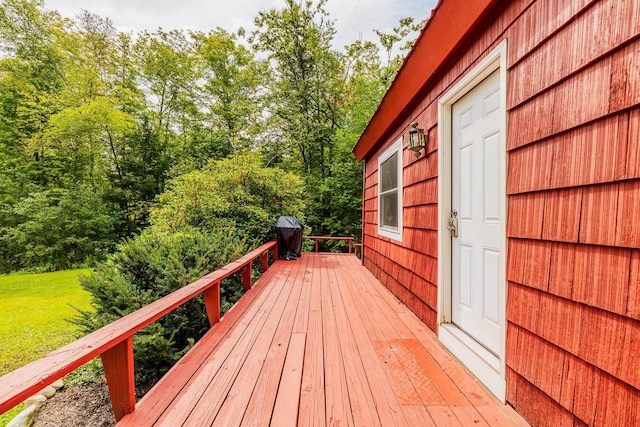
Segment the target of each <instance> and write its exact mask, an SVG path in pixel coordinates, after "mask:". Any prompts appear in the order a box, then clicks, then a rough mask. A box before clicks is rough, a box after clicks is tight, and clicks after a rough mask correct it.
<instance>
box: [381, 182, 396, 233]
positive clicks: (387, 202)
mask: <svg viewBox="0 0 640 427" xmlns="http://www.w3.org/2000/svg"><path fill="white" fill-rule="evenodd" d="M381 197H382V199H381V202H380V205H381V208H382V215H381V218H380V221H381V223H382V225H384V226H387V227H396V228H397V227H398V191H397V190H396V191H392V192H390V193H388V194H384V195H382V196H381Z"/></svg>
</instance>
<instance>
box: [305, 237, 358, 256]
mask: <svg viewBox="0 0 640 427" xmlns="http://www.w3.org/2000/svg"><path fill="white" fill-rule="evenodd" d="M303 238H304V239H307V240H315V242H316V245H315V249H316V250H315V251H316V252H318V242H319V241H321V240H322V241H324V240H347V241H349V253H353V241H354V240H355V238H354V237H329V236H303Z"/></svg>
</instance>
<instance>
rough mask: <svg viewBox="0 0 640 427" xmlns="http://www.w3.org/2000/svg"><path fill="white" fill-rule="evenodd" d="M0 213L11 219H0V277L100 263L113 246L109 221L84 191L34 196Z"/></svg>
mask: <svg viewBox="0 0 640 427" xmlns="http://www.w3.org/2000/svg"><path fill="white" fill-rule="evenodd" d="M0 215H2V216H4V217H12V218H14V219H15V223H13V224H5V225H4V226H2V224H1V223H2V222H3V221H0V273H6V272H9V271H14V270H20V269H31V270H34V271H55V270H63V269H68V268H71V267H74V266H77V265H81V264H83V263H85V262H86V261H87V260H89V261H92V260H96V259H102V258H103V257H104V254H105V253H106V252H107V251H109V250H111V249H113V246H114V245H113V232H114V219H113V217H112V216H111V215H110V212H109V210H108V209H107V207H106V206H105V205H104V203H103V202H102V200H101V199H100V197H99V196H98V195H96V193H95V191H93V190H92V189H91V188H88V187H83V186H79V187H77V188H74V189H73V190H67V189H62V188H54V189H49V190H43V191H40V192H34V193H31V194H30V195H29V196H28V197H26V198H25V199H23V200H21V201H20V202H19V203H17V204H15V205H13V206H10V207H7V206H5V207H4V208H3V209H0Z"/></svg>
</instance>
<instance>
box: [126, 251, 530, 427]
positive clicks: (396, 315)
mask: <svg viewBox="0 0 640 427" xmlns="http://www.w3.org/2000/svg"><path fill="white" fill-rule="evenodd" d="M265 279H266V280H264V281H263V280H262V279H261V282H259V283H258V285H257V287H259V289H260V294H259V295H258V296H257V297H256V298H255V300H254V301H253V302H252V303H250V304H249V305H248V306H247V307H244V308H243V312H242V315H241V316H240V317H239V318H238V319H237V320H236V321H235V323H234V325H233V326H232V327H227V328H226V330H225V331H224V332H223V333H222V334H221V333H219V332H217V331H218V330H222V329H221V328H223V326H224V324H225V321H224V319H223V321H222V322H220V323H219V324H217V325H215V326H214V327H213V328H212V330H211V332H210V333H209V334H207V335H206V336H205V337H204V338H203V339H202V340H201V341H200V342H199V343H198V344H197V345H196V346H195V347H194V349H193V350H192V352H190V353H188V354H187V356H185V357H184V358H183V359H182V360H181V361H180V362H179V363H178V364H177V365H176V366H175V367H174V368H173V369H172V370H171V371H170V372H169V373H168V374H167V376H166V377H165V378H164V379H163V380H162V381H161V382H160V383H159V384H158V385H157V386H156V387H155V388H154V389H152V390H151V391H150V392H149V393H148V394H147V395H146V396H145V397H144V398H143V399H142V400H141V401H140V402H139V403H138V405H137V408H136V410H135V411H134V412H133V413H131V414H129V415H127V416H125V418H124V419H123V420H122V421H121V422H120V423H119V424H118V425H119V426H124V425H135V426H137V427H139V426H152V425H153V426H156V425H171V426H180V425H184V426H207V425H225V426H229V425H252V426H263V425H264V426H266V425H277V426H287V425H291V426H293V425H300V426H303V425H338V424H339V425H345V426H348V425H354V426H360V425H367V426H375V425H379V426H388V425H397V426H428V425H468V424H469V423H470V422H473V423H474V425H524V424H523V423H522V420H521V419H520V418H519V417H518V416H517V414H515V412H514V411H513V410H512V409H511V408H509V407H507V406H504V405H502V404H500V403H498V402H496V401H495V400H494V399H493V398H492V397H490V396H489V394H488V393H487V392H486V391H485V390H483V389H482V388H481V387H479V386H478V384H477V383H476V382H475V381H474V379H473V378H472V377H471V376H470V375H469V374H468V373H467V372H466V371H465V370H464V369H463V368H462V367H461V366H460V365H459V364H458V363H457V362H455V361H454V360H452V359H451V357H450V356H449V355H448V354H447V353H446V351H444V350H443V349H442V348H441V347H440V346H439V345H438V344H437V343H436V341H435V336H434V335H433V334H432V333H430V332H427V329H426V326H425V325H424V324H423V323H421V322H420V320H418V318H417V317H416V316H415V315H413V314H412V313H411V312H410V311H409V310H408V308H407V307H406V306H404V305H402V304H400V303H398V302H397V300H395V298H394V297H393V295H392V294H391V293H390V292H389V291H388V290H387V289H385V288H384V287H383V286H382V285H381V284H380V283H379V282H378V281H377V280H376V279H375V278H374V277H373V276H372V275H371V273H369V272H368V271H367V270H365V269H364V268H363V267H362V265H361V264H360V261H359V260H358V259H357V258H356V257H355V256H353V255H346V254H345V255H339V254H333V255H331V254H306V253H305V254H304V255H303V257H302V259H301V260H299V261H292V262H284V261H278V262H276V263H275V264H274V265H273V266H272V267H271V268H270V269H269V275H268V276H266V277H265ZM232 312H233V310H232ZM443 423H444V424H443Z"/></svg>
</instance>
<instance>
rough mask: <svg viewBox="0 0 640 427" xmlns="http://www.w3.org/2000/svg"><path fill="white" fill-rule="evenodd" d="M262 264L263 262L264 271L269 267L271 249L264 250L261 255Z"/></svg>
mask: <svg viewBox="0 0 640 427" xmlns="http://www.w3.org/2000/svg"><path fill="white" fill-rule="evenodd" d="M260 264H262V272H263V273H264V272H265V271H267V270H268V269H269V251H264V253H263V254H262V255H260Z"/></svg>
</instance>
